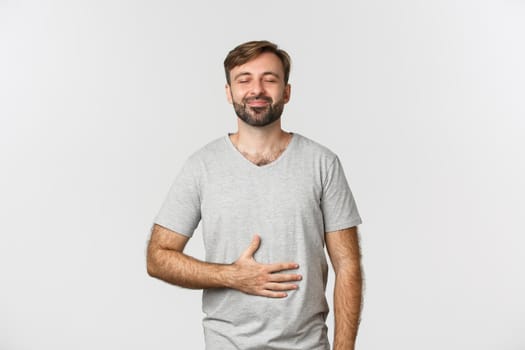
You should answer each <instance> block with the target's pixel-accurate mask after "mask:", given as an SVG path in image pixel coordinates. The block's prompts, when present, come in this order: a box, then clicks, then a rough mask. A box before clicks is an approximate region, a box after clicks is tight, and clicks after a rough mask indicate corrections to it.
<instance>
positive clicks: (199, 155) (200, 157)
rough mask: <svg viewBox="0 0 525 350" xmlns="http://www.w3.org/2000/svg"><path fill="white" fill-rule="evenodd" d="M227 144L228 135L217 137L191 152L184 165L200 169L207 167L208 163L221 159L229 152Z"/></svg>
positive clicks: (194, 169) (195, 169)
mask: <svg viewBox="0 0 525 350" xmlns="http://www.w3.org/2000/svg"><path fill="white" fill-rule="evenodd" d="M227 146H228V144H227V143H226V136H221V137H217V138H215V139H213V140H212V141H210V142H208V143H207V144H205V145H204V146H202V147H200V148H198V149H197V150H195V151H193V152H192V153H190V155H189V156H188V157H187V158H186V160H185V163H184V167H185V168H189V169H192V170H193V171H198V170H202V169H203V168H204V167H206V165H207V164H208V165H209V164H212V163H215V162H217V161H221V159H222V158H223V157H225V155H226V154H227V152H226V151H227Z"/></svg>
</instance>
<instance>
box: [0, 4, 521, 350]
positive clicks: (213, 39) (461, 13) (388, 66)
mask: <svg viewBox="0 0 525 350" xmlns="http://www.w3.org/2000/svg"><path fill="white" fill-rule="evenodd" d="M524 37H525V3H524V2H523V1H519V0H500V1H488V0H483V1H475V0H470V1H466V0H441V1H420V0H411V1H409V0H401V1H386V0H366V1H344V2H340V3H335V2H330V1H323V2H322V4H321V2H320V1H319V2H311V1H275V0H271V1H265V2H247V1H240V0H237V1H208V2H203V1H184V2H183V1H123V0H121V1H116V0H111V1H34V2H29V1H5V0H3V1H2V0H0V123H1V124H0V166H1V171H0V349H2V350H25V349H53V350H58V349H201V348H203V339H202V338H203V336H202V329H201V324H200V319H201V317H202V313H201V309H200V301H201V300H200V297H201V296H200V292H199V291H191V290H184V289H181V288H178V287H174V286H171V285H168V284H166V283H163V282H160V281H158V280H155V279H152V278H150V277H148V276H147V274H146V269H145V247H146V243H147V239H148V236H149V229H150V226H151V223H152V220H153V218H154V216H155V215H156V213H157V211H158V209H159V208H160V205H161V203H162V201H163V199H164V197H165V195H166V193H167V191H168V188H169V186H170V184H171V181H172V180H173V178H174V176H175V175H176V174H177V172H178V170H179V169H180V167H181V165H182V162H183V161H184V160H185V159H186V157H188V156H189V155H190V154H191V153H192V152H194V151H195V150H197V149H198V148H200V147H201V146H203V145H204V144H206V143H207V142H209V141H211V140H212V139H215V138H217V137H220V136H221V135H224V134H225V133H226V132H233V131H235V130H236V117H235V115H234V114H233V111H232V108H231V106H230V105H228V104H227V102H226V100H225V97H224V91H223V87H224V75H223V68H222V61H223V59H224V57H225V55H226V54H227V52H228V51H229V50H230V49H231V48H233V47H234V46H236V45H237V44H239V43H241V42H244V41H247V40H254V39H268V40H272V41H275V42H276V43H278V44H279V45H280V46H281V47H283V48H284V49H286V50H287V51H288V52H289V53H290V54H291V56H292V59H293V68H292V75H291V80H290V82H291V84H292V100H291V102H290V103H289V104H288V105H287V108H286V110H285V114H284V115H283V128H284V129H285V130H289V131H295V132H298V133H301V134H303V135H305V136H307V137H309V138H312V139H314V140H316V141H318V142H319V143H322V144H324V145H325V146H327V147H329V148H331V149H332V150H333V151H334V152H336V153H337V154H338V155H339V156H340V158H341V160H342V162H343V166H344V168H345V171H346V175H347V178H348V181H349V183H350V186H351V188H352V190H353V192H354V195H355V197H356V199H357V203H358V206H359V209H360V212H361V215H362V217H363V220H364V223H363V225H362V226H361V235H362V250H363V265H364V270H365V274H366V301H365V306H364V311H363V316H362V323H361V328H360V334H359V338H358V339H359V340H358V345H359V347H358V348H359V349H374V350H375V349H402V350H412V349H413V350H421V349H425V350H432V349H454V350H456V349H457V350H463V349H476V350H480V349H487V350H488V349H490V350H494V349H498V350H501V349H504V350H507V349H508V350H518V349H525V299H524V295H525V273H524V267H525V254H524V248H523V247H524V244H525V238H524V234H525V224H524V221H523V220H524V214H523V213H524V209H525V203H524V195H525V184H524V183H525V181H524V178H525V161H524V156H523V149H525V140H524V137H523V135H524V131H525V121H524V117H525V104H524V97H525V68H524V62H525V44H524V43H525V41H524ZM199 233H200V228H199V229H198V232H197V233H196V236H195V237H196V238H194V239H192V240H191V241H190V244H189V246H188V252H189V253H191V254H193V255H195V256H197V257H202V255H203V252H202V241H201V239H200V238H201V236H200V234H199ZM330 283H332V280H331V281H330ZM328 289H329V290H331V285H329V287H328ZM328 294H329V295H330V293H328ZM330 299H331V298H330ZM331 316H332V314H330V317H331ZM328 325H329V327H330V330H332V328H333V327H332V326H333V323H332V321H331V320H330V321H329V322H328Z"/></svg>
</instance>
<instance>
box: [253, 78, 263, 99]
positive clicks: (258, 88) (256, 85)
mask: <svg viewBox="0 0 525 350" xmlns="http://www.w3.org/2000/svg"><path fill="white" fill-rule="evenodd" d="M251 93H252V95H255V96H259V95H260V94H262V93H264V86H263V84H262V81H260V80H257V79H254V81H253V83H252V86H251Z"/></svg>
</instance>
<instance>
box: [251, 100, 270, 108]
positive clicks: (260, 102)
mask: <svg viewBox="0 0 525 350" xmlns="http://www.w3.org/2000/svg"><path fill="white" fill-rule="evenodd" d="M268 104H269V102H267V101H264V100H256V101H250V102H248V106H250V107H264V106H267V105H268Z"/></svg>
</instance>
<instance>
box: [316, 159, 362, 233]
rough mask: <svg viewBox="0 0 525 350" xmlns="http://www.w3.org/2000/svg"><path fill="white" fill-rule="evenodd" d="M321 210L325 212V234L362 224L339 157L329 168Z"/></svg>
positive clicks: (324, 182)
mask: <svg viewBox="0 0 525 350" xmlns="http://www.w3.org/2000/svg"><path fill="white" fill-rule="evenodd" d="M321 210H322V211H323V219H324V231H325V232H332V231H337V230H342V229H345V228H349V227H353V226H357V225H359V224H361V217H360V216H359V212H358V210H357V206H356V203H355V200H354V196H353V195H352V191H351V190H350V187H349V186H348V182H347V181H346V176H345V173H344V170H343V167H342V165H341V162H340V161H339V157H337V156H336V157H335V159H334V160H333V162H332V165H331V166H330V167H329V168H328V171H327V173H326V176H325V179H324V181H323V194H322V197H321Z"/></svg>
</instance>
